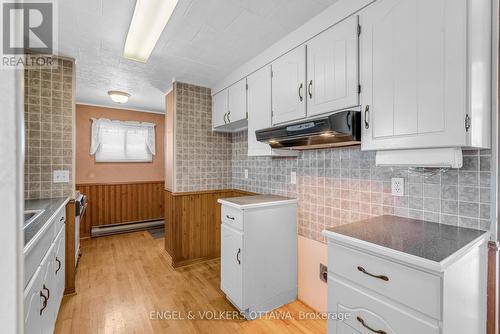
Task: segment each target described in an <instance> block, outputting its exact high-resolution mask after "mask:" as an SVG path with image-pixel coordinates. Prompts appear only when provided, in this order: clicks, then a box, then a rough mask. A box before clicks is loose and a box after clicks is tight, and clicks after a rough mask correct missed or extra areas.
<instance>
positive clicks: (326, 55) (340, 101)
mask: <svg viewBox="0 0 500 334" xmlns="http://www.w3.org/2000/svg"><path fill="white" fill-rule="evenodd" d="M358 84H359V83H358V17H357V16H356V15H354V16H352V17H350V18H348V19H346V20H344V21H342V22H341V23H338V24H336V25H335V26H333V27H332V28H330V29H328V30H326V31H325V32H322V33H321V34H319V35H318V36H316V37H314V38H313V39H311V40H310V41H309V42H307V115H308V116H314V115H319V114H323V113H328V112H332V111H335V110H341V109H346V108H350V107H354V106H357V105H358V104H359V99H358V96H359V93H358V90H359V88H358V86H359V85H358Z"/></svg>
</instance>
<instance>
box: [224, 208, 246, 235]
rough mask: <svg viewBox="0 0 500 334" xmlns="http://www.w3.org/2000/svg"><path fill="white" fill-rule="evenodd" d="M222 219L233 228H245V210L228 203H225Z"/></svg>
mask: <svg viewBox="0 0 500 334" xmlns="http://www.w3.org/2000/svg"><path fill="white" fill-rule="evenodd" d="M221 221H222V222H223V223H226V224H227V225H229V226H231V227H232V228H235V229H238V230H243V211H241V210H239V209H236V208H233V207H231V206H228V205H223V206H222V210H221Z"/></svg>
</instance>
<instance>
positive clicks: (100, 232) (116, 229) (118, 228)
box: [90, 220, 165, 237]
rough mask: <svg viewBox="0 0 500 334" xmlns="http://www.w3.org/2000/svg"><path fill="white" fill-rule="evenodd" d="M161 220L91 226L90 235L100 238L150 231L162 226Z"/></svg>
mask: <svg viewBox="0 0 500 334" xmlns="http://www.w3.org/2000/svg"><path fill="white" fill-rule="evenodd" d="M164 224H165V223H164V221H163V220H155V221H145V222H131V223H122V224H109V225H98V226H93V227H92V229H91V231H90V235H91V236H92V237H102V236H105V235H110V234H119V233H128V232H136V231H144V230H151V229H154V228H158V227H162V226H164Z"/></svg>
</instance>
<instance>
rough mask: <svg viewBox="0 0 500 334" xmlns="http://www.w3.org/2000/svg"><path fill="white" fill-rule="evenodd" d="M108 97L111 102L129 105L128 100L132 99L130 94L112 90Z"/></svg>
mask: <svg viewBox="0 0 500 334" xmlns="http://www.w3.org/2000/svg"><path fill="white" fill-rule="evenodd" d="M108 95H109V97H110V98H111V100H113V102H116V103H127V101H128V98H129V97H130V94H129V93H125V92H120V91H118V90H110V91H109V92H108Z"/></svg>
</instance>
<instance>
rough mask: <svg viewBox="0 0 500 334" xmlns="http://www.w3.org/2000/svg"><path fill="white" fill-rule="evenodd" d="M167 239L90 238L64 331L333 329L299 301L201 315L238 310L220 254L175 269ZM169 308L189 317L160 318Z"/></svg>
mask: <svg viewBox="0 0 500 334" xmlns="http://www.w3.org/2000/svg"><path fill="white" fill-rule="evenodd" d="M163 242H164V241H163V239H153V238H152V237H151V235H150V234H149V233H148V232H136V233H130V234H122V235H116V236H111V237H102V238H96V239H92V240H86V241H83V242H82V245H81V247H82V254H83V256H82V258H81V259H80V264H79V271H78V275H77V280H76V289H77V294H76V295H74V296H65V297H64V300H63V303H62V305H61V310H60V312H59V317H58V319H57V324H56V333H64V334H65V333H83V334H84V333H92V334H94V333H326V322H325V321H323V320H301V319H300V313H301V312H306V313H308V314H309V312H310V314H313V311H312V310H311V309H310V308H308V307H307V306H306V305H304V304H302V303H301V302H298V301H297V302H294V303H291V304H288V305H285V306H284V307H282V308H280V309H279V310H278V311H279V313H273V314H272V315H271V316H269V318H268V319H258V320H254V321H246V320H241V319H234V317H233V319H229V320H202V319H199V314H200V313H199V312H201V314H203V312H207V311H208V312H215V313H207V314H216V315H217V316H225V317H226V318H228V313H224V312H225V311H228V312H233V311H235V309H234V308H233V307H232V306H231V305H230V304H229V303H228V302H227V301H226V299H225V298H224V296H223V294H222V292H221V291H220V289H219V275H220V271H219V268H220V267H219V260H213V261H209V262H206V263H202V264H196V265H192V266H189V267H185V268H181V269H177V270H174V269H173V268H172V267H170V266H169V265H168V263H167V260H166V257H165V255H164V253H163V252H164V251H163ZM156 311H158V312H160V313H159V314H158V315H157V314H156V313H155V312H156ZM189 311H192V314H193V315H195V316H196V318H197V319H195V320H187V319H186V318H187V316H188V312H189ZM151 312H153V316H152V314H151ZM169 312H171V313H169ZM172 312H178V313H172ZM169 314H171V315H172V316H177V317H183V318H185V319H183V320H165V319H164V320H161V319H159V318H160V317H161V316H162V315H163V316H165V315H169ZM277 316H281V317H283V318H284V319H276V317H277Z"/></svg>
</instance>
